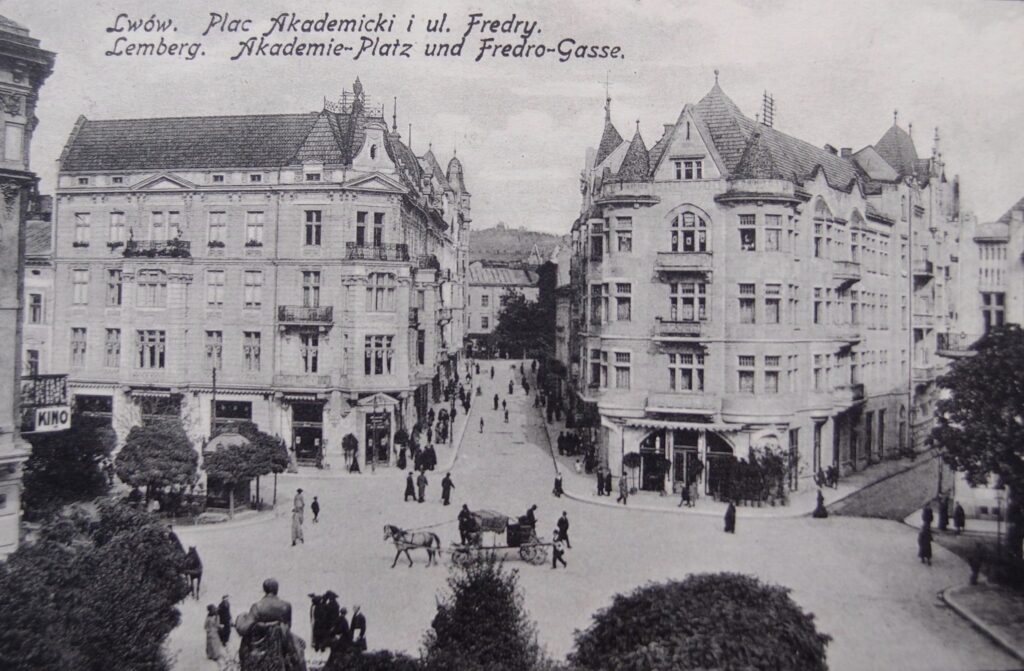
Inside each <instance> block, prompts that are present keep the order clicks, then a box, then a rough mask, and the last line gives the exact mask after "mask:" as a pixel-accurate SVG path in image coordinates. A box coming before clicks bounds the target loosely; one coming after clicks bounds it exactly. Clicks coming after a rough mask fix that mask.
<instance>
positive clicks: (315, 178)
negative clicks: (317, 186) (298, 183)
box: [306, 172, 320, 182]
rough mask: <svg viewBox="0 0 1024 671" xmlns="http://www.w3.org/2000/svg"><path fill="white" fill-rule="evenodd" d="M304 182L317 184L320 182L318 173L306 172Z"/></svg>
mask: <svg viewBox="0 0 1024 671" xmlns="http://www.w3.org/2000/svg"><path fill="white" fill-rule="evenodd" d="M306 181H307V182H319V181H320V173H318V172H307V173H306Z"/></svg>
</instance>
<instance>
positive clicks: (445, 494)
mask: <svg viewBox="0 0 1024 671" xmlns="http://www.w3.org/2000/svg"><path fill="white" fill-rule="evenodd" d="M453 489H455V483H454V482H452V474H451V473H445V474H444V479H443V480H441V500H442V501H444V504H445V505H448V504H449V503H451V502H450V501H449V499H450V498H451V496H452V490H453ZM353 617H354V616H353Z"/></svg>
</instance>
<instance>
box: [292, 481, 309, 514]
mask: <svg viewBox="0 0 1024 671" xmlns="http://www.w3.org/2000/svg"><path fill="white" fill-rule="evenodd" d="M292 508H294V509H298V511H299V517H300V518H301V517H305V515H306V499H304V498H302V489H301V488H300V489H296V490H295V499H294V500H293V501H292Z"/></svg>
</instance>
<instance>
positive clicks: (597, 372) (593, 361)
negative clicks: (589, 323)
mask: <svg viewBox="0 0 1024 671" xmlns="http://www.w3.org/2000/svg"><path fill="white" fill-rule="evenodd" d="M600 383H601V350H599V349H592V350H590V386H592V387H596V386H597V385H599V384H600Z"/></svg>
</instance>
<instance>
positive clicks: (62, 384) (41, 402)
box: [20, 375, 68, 408]
mask: <svg viewBox="0 0 1024 671" xmlns="http://www.w3.org/2000/svg"><path fill="white" fill-rule="evenodd" d="M20 401H21V407H23V408H38V407H43V406H47V405H65V404H66V403H67V402H68V376H67V375H26V376H24V377H22V378H21V398H20Z"/></svg>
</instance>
